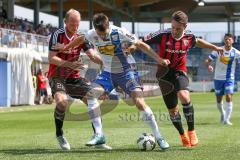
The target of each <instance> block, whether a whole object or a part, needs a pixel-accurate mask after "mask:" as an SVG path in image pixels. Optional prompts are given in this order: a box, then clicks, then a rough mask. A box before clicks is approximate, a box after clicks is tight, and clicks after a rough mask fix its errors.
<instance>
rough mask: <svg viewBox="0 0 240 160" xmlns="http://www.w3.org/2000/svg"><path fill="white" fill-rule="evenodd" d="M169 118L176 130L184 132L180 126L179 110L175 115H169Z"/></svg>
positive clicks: (181, 133)
mask: <svg viewBox="0 0 240 160" xmlns="http://www.w3.org/2000/svg"><path fill="white" fill-rule="evenodd" d="M170 119H171V121H172V124H173V125H174V127H175V128H176V129H177V130H178V132H179V134H180V135H183V134H184V129H183V126H182V120H181V115H180V113H179V112H177V113H176V114H175V115H170Z"/></svg>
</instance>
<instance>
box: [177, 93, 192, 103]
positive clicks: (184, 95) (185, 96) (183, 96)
mask: <svg viewBox="0 0 240 160" xmlns="http://www.w3.org/2000/svg"><path fill="white" fill-rule="evenodd" d="M178 98H179V99H180V101H181V103H182V104H186V103H189V102H190V96H189V94H188V93H186V92H180V93H178Z"/></svg>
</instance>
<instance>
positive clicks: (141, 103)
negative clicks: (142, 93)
mask: <svg viewBox="0 0 240 160" xmlns="http://www.w3.org/2000/svg"><path fill="white" fill-rule="evenodd" d="M133 101H134V103H135V105H136V106H137V107H138V108H139V109H143V108H144V107H146V103H145V101H144V99H143V98H140V97H136V98H134V99H133Z"/></svg>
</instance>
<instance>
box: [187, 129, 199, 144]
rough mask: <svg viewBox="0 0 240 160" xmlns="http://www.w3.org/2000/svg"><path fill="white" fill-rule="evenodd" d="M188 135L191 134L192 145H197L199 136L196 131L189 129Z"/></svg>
mask: <svg viewBox="0 0 240 160" xmlns="http://www.w3.org/2000/svg"><path fill="white" fill-rule="evenodd" d="M188 136H189V139H190V143H191V145H192V146H196V145H197V144H198V137H197V134H196V132H195V131H194V130H193V131H188Z"/></svg>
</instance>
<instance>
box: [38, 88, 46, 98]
mask: <svg viewBox="0 0 240 160" xmlns="http://www.w3.org/2000/svg"><path fill="white" fill-rule="evenodd" d="M39 95H40V96H47V90H46V89H39Z"/></svg>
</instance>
